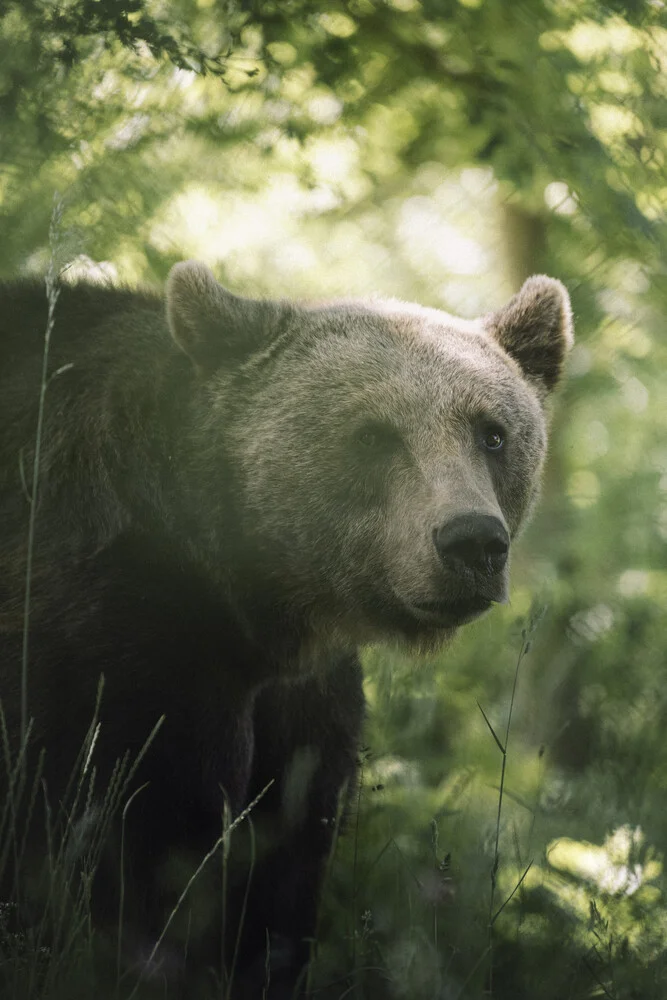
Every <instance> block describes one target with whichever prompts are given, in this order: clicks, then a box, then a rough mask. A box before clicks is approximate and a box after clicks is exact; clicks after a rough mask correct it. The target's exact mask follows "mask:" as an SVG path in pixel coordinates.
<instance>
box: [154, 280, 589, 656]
mask: <svg viewBox="0 0 667 1000" xmlns="http://www.w3.org/2000/svg"><path fill="white" fill-rule="evenodd" d="M188 266H189V265H182V267H183V268H187V267H188ZM181 277H182V275H181V276H176V277H175V278H174V280H173V281H172V283H171V285H170V289H171V295H172V298H174V297H176V296H177V295H178V296H179V297H178V302H179V309H180V310H181V312H182V313H183V314H184V315H185V316H186V317H187V316H189V315H190V314H189V312H188V309H190V310H191V311H192V314H193V315H195V316H196V315H197V314H199V315H201V312H202V310H203V312H204V313H205V314H206V315H207V316H209V315H210V314H211V313H214V312H215V309H216V308H218V309H220V305H219V303H220V297H221V294H222V296H224V295H226V294H227V293H225V292H224V290H222V289H221V288H220V286H218V285H217V284H216V283H213V284H212V285H210V287H209V289H208V292H205V297H206V296H208V301H207V303H206V304H205V306H202V303H201V301H200V300H198V299H197V296H201V287H202V283H201V280H200V279H201V272H200V271H198V272H197V277H198V282H197V284H196V288H195V286H192V288H193V291H192V294H193V295H194V297H195V301H194V302H192V303H190V302H189V301H188V300H187V295H183V294H180V292H182V287H180V280H181ZM211 281H213V279H212V276H211ZM233 301H234V312H235V313H236V314H242V313H243V303H244V302H245V301H246V300H243V299H239V298H237V297H234V298H233ZM239 304H241V305H239ZM262 307H264V308H266V309H267V310H272V313H271V315H272V316H273V317H274V319H276V318H277V317H280V324H279V325H280V331H279V334H278V337H279V344H278V342H276V347H275V349H272V344H273V343H274V342H273V340H272V336H271V333H270V332H269V333H268V334H267V335H266V336H265V338H264V340H263V342H262V343H261V344H259V345H257V344H253V347H252V349H251V350H249V351H248V352H247V354H246V356H245V357H244V358H241V359H240V360H239V359H238V357H237V354H235V357H234V360H233V362H230V363H228V364H225V362H224V360H223V361H222V363H221V364H220V365H219V367H218V369H217V371H216V373H215V374H214V376H213V377H212V378H211V379H210V380H209V383H208V388H207V391H208V392H209V395H210V399H211V413H210V424H211V426H212V427H215V426H218V427H219V433H220V435H221V436H224V439H225V442H226V449H227V451H228V453H229V454H230V455H231V456H232V459H233V462H234V465H235V468H236V475H237V477H238V484H239V490H240V493H241V496H240V501H239V503H240V509H241V510H242V512H243V519H244V523H243V529H242V530H243V531H245V532H247V533H248V534H249V535H250V536H252V538H253V539H254V542H255V544H256V545H258V546H259V549H260V551H261V552H263V553H265V554H266V557H265V559H264V560H263V564H262V565H261V566H258V567H257V573H258V574H261V575H262V576H263V579H264V583H265V584H266V585H267V586H270V587H271V586H272V587H275V588H276V591H280V593H281V595H282V598H283V599H284V600H285V601H286V603H287V604H288V605H289V606H290V607H291V608H292V609H301V612H302V613H303V614H305V615H306V616H307V617H308V619H309V621H310V622H311V623H312V622H317V623H318V625H317V628H318V630H322V631H325V632H327V633H329V634H333V633H335V634H336V635H337V636H340V635H344V636H348V637H350V638H352V637H353V638H354V641H357V639H358V637H359V636H360V635H363V636H365V637H368V636H369V635H381V636H387V635H392V634H393V635H395V634H399V635H403V636H407V637H408V638H409V639H411V640H414V641H416V642H418V643H424V642H426V643H430V642H432V641H434V640H437V639H438V637H444V636H445V635H447V634H450V633H451V631H452V628H450V627H445V626H444V625H442V626H441V627H437V628H434V627H432V626H429V624H428V623H424V622H420V621H419V620H418V617H419V616H418V615H416V613H415V612H414V606H415V604H417V603H419V602H424V601H439V600H443V601H446V600H449V599H451V600H452V601H456V600H458V599H460V598H461V596H462V591H461V587H462V584H461V581H460V580H459V579H457V578H456V576H455V575H453V574H452V573H451V571H448V570H447V568H446V567H444V566H443V564H442V561H441V559H440V558H439V556H438V553H437V551H436V548H435V546H434V542H433V537H434V530H437V529H438V527H439V526H440V525H442V524H443V523H445V522H447V521H448V520H449V519H451V518H453V517H455V516H457V515H461V514H486V515H490V516H492V517H494V518H497V519H498V521H499V522H500V523H501V524H502V525H504V526H505V527H506V528H507V530H508V532H509V534H510V536H512V537H513V536H515V535H516V533H517V531H518V530H519V529H520V527H521V525H522V523H523V522H524V521H525V519H526V517H527V515H528V513H529V512H530V509H531V507H532V505H533V503H534V500H535V497H536V495H537V492H538V489H539V482H540V476H541V469H542V464H543V460H544V455H545V449H546V418H545V412H544V404H545V400H546V397H547V396H548V394H549V393H550V392H551V390H552V389H553V388H554V386H555V385H556V383H557V381H558V378H559V376H560V373H561V369H562V364H563V361H564V357H565V354H566V352H567V350H568V348H569V346H570V344H571V339H572V334H571V312H570V308H569V300H568V299H567V293H566V292H565V289H564V288H563V286H562V285H560V283H559V282H556V281H553V280H552V279H549V278H545V277H538V278H533V279H530V281H529V282H527V283H526V285H525V286H524V289H523V290H522V291H521V292H520V293H519V294H518V295H517V296H515V298H514V299H513V300H512V301H511V302H510V303H509V305H508V307H507V309H506V310H501V311H500V312H499V313H496V314H493V315H491V316H487V317H483V318H482V319H480V320H461V319H457V318H455V317H452V316H449V315H448V314H446V313H443V312H440V311H439V310H436V309H428V308H423V307H420V306H416V305H410V304H406V303H402V302H398V301H395V300H367V301H343V302H333V303H326V304H320V305H310V306H301V307H299V306H290V307H287V306H284V305H279V304H275V303H271V304H263V303H258V302H256V301H254V300H251V301H250V302H249V307H248V313H249V315H250V314H252V322H253V324H254V328H255V329H256V327H257V322H258V321H257V316H258V313H260V312H261V308H262ZM222 311H224V312H225V314H226V316H227V320H226V321H227V322H229V320H228V316H229V310H228V309H225V310H222ZM170 315H171V314H170ZM189 322H190V321H189V320H188V321H187V322H186V324H185V326H186V327H187V326H188V323H189ZM276 322H277V319H276ZM191 325H192V324H191ZM260 325H261V324H260ZM194 328H195V329H200V327H197V322H196V319H195V320H194ZM233 336H234V338H235V339H236V340H237V341H238V338H239V331H238V330H235V331H234V332H233ZM195 341H196V337H195ZM278 347H279V349H278ZM222 353H223V356H224V352H222ZM522 366H523V367H522ZM240 386H242V393H243V396H242V398H241V399H240V398H239V394H240V391H241V390H240V388H239V387H240ZM368 426H376V427H379V428H386V429H389V428H391V429H392V432H391V434H389V432H387V433H388V439H387V443H386V444H387V446H386V448H385V450H384V451H382V449H380V450H379V451H378V449H376V450H375V451H373V448H372V447H371V448H369V449H367V450H366V451H365V450H364V448H365V446H364V445H363V443H362V439H363V433H364V430H363V429H364V427H368ZM485 427H501V428H502V429H503V431H504V433H505V435H506V444H505V447H504V449H503V452H502V455H490V454H489V453H488V452H487V451H485V449H484V447H483V444H482V441H483V433H482V432H483V430H484V428H485ZM360 435H361V438H360ZM391 435H393V437H392V436H391ZM466 586H467V585H466ZM479 587H480V588H481V591H483V590H484V588H485V587H487V588H488V591H489V592H488V595H485V596H488V597H489V600H504V599H506V596H507V571H506V570H505V573H504V574H503V579H502V580H500V579H498V580H495V581H493V585H492V583H491V582H484V581H481V582H480V584H479Z"/></svg>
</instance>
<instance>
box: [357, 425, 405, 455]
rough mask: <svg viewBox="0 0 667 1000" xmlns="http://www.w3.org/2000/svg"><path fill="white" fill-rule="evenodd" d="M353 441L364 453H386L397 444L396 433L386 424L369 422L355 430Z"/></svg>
mask: <svg viewBox="0 0 667 1000" xmlns="http://www.w3.org/2000/svg"><path fill="white" fill-rule="evenodd" d="M354 439H355V442H356V444H357V445H359V447H360V448H362V449H363V450H364V451H374V452H376V453H377V452H388V451H392V450H393V449H394V448H395V447H396V445H397V444H398V433H397V431H396V430H395V429H394V428H393V427H390V426H389V425H388V424H380V423H375V422H369V423H367V424H364V425H363V426H362V427H360V428H359V429H358V430H357V432H356V433H355V435H354Z"/></svg>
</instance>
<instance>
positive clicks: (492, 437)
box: [482, 427, 505, 451]
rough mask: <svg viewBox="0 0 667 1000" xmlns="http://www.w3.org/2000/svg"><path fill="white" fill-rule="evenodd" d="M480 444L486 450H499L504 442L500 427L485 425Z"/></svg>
mask: <svg viewBox="0 0 667 1000" xmlns="http://www.w3.org/2000/svg"><path fill="white" fill-rule="evenodd" d="M482 444H483V446H484V447H485V448H486V450H487V451H500V450H501V449H502V447H503V445H504V444H505V435H504V433H503V431H502V429H501V428H500V427H485V428H484V430H483V431H482Z"/></svg>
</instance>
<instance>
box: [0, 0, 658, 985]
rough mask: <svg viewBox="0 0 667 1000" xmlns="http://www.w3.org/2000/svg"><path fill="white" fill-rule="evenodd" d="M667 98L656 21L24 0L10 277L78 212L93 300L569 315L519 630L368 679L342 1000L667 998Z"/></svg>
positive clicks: (39, 266)
mask: <svg viewBox="0 0 667 1000" xmlns="http://www.w3.org/2000/svg"><path fill="white" fill-rule="evenodd" d="M666 71H667V14H666V13H665V5H664V3H662V2H660V0H634V2H626V3H624V2H621V0H609V2H606V3H600V2H591V0H581V2H575V0H513V2H512V3H511V4H510V3H503V2H501V0H421V2H419V0H347V2H343V0H332V2H327V3H324V2H309V0H275V2H269V0H267V2H260V0H249V2H236V0H197V2H195V0H146V2H142V0H62V2H60V3H54V2H52V0H21V2H13V0H9V2H8V0H4V2H0V123H1V124H0V232H1V234H2V239H1V240H0V275H2V276H4V277H6V276H9V275H10V274H13V273H17V272H19V273H43V272H44V270H45V268H46V266H47V263H48V260H49V256H50V254H51V252H52V250H53V249H54V248H53V247H52V246H49V239H48V228H49V221H50V218H51V212H52V203H53V199H54V192H58V193H59V196H60V198H61V199H62V205H63V221H62V225H61V229H60V236H59V240H58V244H57V246H56V247H55V251H56V254H57V255H58V257H59V259H60V260H61V262H62V263H67V264H68V270H67V276H68V277H73V276H74V277H75V276H77V275H82V274H83V275H87V276H90V277H92V278H93V279H95V280H109V279H110V278H111V279H112V280H121V281H124V282H129V283H132V284H134V283H138V282H147V283H156V284H157V283H160V282H161V281H162V280H163V279H164V278H165V276H166V274H167V272H168V269H169V267H170V266H171V265H172V264H173V263H174V262H175V261H176V260H180V259H183V258H185V257H188V256H194V257H197V258H199V259H202V260H205V261H206V262H208V263H209V264H210V265H211V266H212V267H213V268H214V270H215V271H216V273H217V275H218V277H219V278H220V279H221V280H222V281H224V282H226V283H227V284H229V285H230V286H231V287H232V288H234V289H235V290H236V291H240V292H247V293H249V294H254V295H259V294H267V295H285V294H289V295H294V296H301V295H303V296H322V295H337V294H346V295H347V294H366V293H368V292H379V293H389V294H392V295H398V296H401V297H404V298H406V299H412V300H417V301H420V302H422V303H425V304H429V305H434V306H438V307H441V308H444V309H447V310H449V311H452V312H455V313H458V314H461V315H465V316H473V315H477V314H479V313H481V312H485V311H487V310H489V309H491V308H494V307H496V306H498V305H500V304H502V302H503V301H504V300H505V299H506V298H508V297H509V295H510V294H511V293H512V292H513V291H514V290H516V288H517V287H518V285H519V284H520V283H521V281H522V280H523V279H524V278H525V277H526V276H528V275H529V274H531V273H534V272H542V271H543V272H546V273H549V274H552V275H554V276H557V277H559V278H561V279H562V280H563V281H564V282H565V283H566V284H567V285H568V287H569V289H570V291H571V294H572V300H573V305H574V311H575V317H576V326H577V346H576V347H575V350H574V352H573V355H572V359H571V364H570V372H569V379H568V382H567V385H566V386H565V388H564V390H563V392H562V393H561V398H560V400H559V403H558V408H557V412H556V416H555V422H554V433H553V439H552V446H551V456H550V464H549V467H548V469H547V473H546V477H545V484H544V495H543V500H542V504H541V507H540V510H539V513H538V515H537V516H536V518H535V519H534V522H533V524H532V525H531V527H530V528H529V529H528V531H526V533H525V535H524V537H523V538H522V540H521V542H520V544H519V546H518V551H517V553H516V555H515V558H514V566H513V579H514V583H513V591H512V602H511V605H510V606H509V607H508V608H505V609H499V610H496V611H494V612H493V614H492V615H491V616H490V617H488V618H487V619H485V620H484V621H483V622H481V623H479V624H477V625H475V626H473V627H471V628H470V629H469V630H468V631H467V632H466V633H465V634H463V635H462V636H461V637H460V638H459V639H458V640H457V642H456V643H455V645H454V646H453V647H452V648H451V649H450V650H448V651H447V652H446V654H443V655H442V656H441V657H439V658H435V659H432V660H428V661H419V662H415V661H414V660H411V659H409V658H407V657H405V656H404V655H401V654H399V653H398V652H396V651H392V650H389V649H379V648H378V649H373V650H369V651H368V653H367V655H366V667H367V683H366V686H367V695H368V699H369V705H370V718H369V723H368V728H367V733H366V742H367V748H366V750H365V751H364V764H363V770H362V778H363V780H362V788H361V791H360V794H359V800H358V803H356V807H355V810H354V815H353V820H352V824H351V827H350V829H349V831H348V832H347V833H346V834H345V836H343V837H341V838H340V841H339V844H338V848H337V851H336V854H335V856H334V858H333V861H332V864H331V866H330V871H329V875H328V879H327V890H326V894H325V901H324V905H323V910H322V914H321V921H320V929H319V935H318V938H319V946H318V950H317V958H316V961H315V964H314V967H313V970H312V975H311V981H310V984H309V985H310V988H311V989H312V990H313V991H314V993H313V995H314V996H317V997H325V996H326V997H340V998H343V997H348V996H354V997H368V998H375V997H378V998H410V1000H411V998H414V1000H421V998H428V1000H432V998H434V997H438V998H467V997H480V996H494V997H497V998H499V1000H500V998H503V1000H505V998H506V1000H510V998H512V1000H518V998H537V997H539V998H545V1000H550V998H554V1000H556V998H559V1000H560V998H564V997H573V998H575V997H576V998H579V997H581V998H584V997H596V996H603V997H608V998H615V1000H621V998H638V1000H639V998H641V1000H644V998H648V1000H653V998H655V1000H664V998H665V997H666V996H667V961H666V959H665V945H666V944H667V909H666V907H665V899H664V892H665V877H664V869H663V864H664V851H665V845H666V835H667V742H666V741H665V739H664V732H665V728H666V727H667V684H666V683H665V652H664V650H665V647H666V646H667V621H666V618H665V601H666V599H667V405H666V399H665V378H664V375H663V370H664V367H665V362H666V361H667V349H666V344H665V335H664V316H665V313H666V311H667V278H666V275H665V261H666V259H667V256H666V254H665V241H666V238H665V226H664V214H665V207H666V205H667V176H666V173H665V154H666V152H667V101H666V100H665V98H666V97H667V73H666ZM531 609H532V610H531ZM527 646H529V648H528V649H527ZM518 659H520V664H519V669H518V673H517V672H516V666H517V661H518ZM515 676H516V678H517V685H516V692H515V696H514V699H513V701H512V689H513V685H514V681H515ZM510 704H512V705H513V709H512V718H511V726H510V728H509V737H507V720H508V713H509V710H510ZM480 706H481V709H483V712H482V711H481V710H480ZM485 716H486V718H485ZM494 734H495V737H494ZM501 748H502V749H504V750H505V751H506V769H505V774H504V782H503V786H502V787H503V795H502V801H501V809H500V810H499V787H500V780H501V765H502V762H503V753H502V752H501ZM510 897H511V898H510ZM505 904H506V905H505ZM2 927H3V924H2V920H1V919H0V939H1V938H2V936H3V933H4V932H3V930H2ZM64 995H67V994H66V991H65V994H64Z"/></svg>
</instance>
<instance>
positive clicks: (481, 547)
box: [433, 514, 510, 576]
mask: <svg viewBox="0 0 667 1000" xmlns="http://www.w3.org/2000/svg"><path fill="white" fill-rule="evenodd" d="M433 541H434V542H435V547H436V549H437V550H438V555H439V556H440V559H441V560H442V562H443V563H444V564H445V566H447V568H448V569H459V570H460V569H462V568H465V569H471V570H477V572H482V573H486V574H488V575H489V576H490V575H492V574H494V573H500V571H501V570H502V568H503V567H504V565H505V563H506V562H507V553H508V552H509V547H510V539H509V535H508V534H507V530H506V529H505V526H504V525H503V523H502V521H499V520H498V518H497V517H492V516H491V515H490V514H459V515H458V516H457V517H454V518H452V520H451V521H446V522H445V524H442V525H440V527H439V528H434V529H433Z"/></svg>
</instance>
